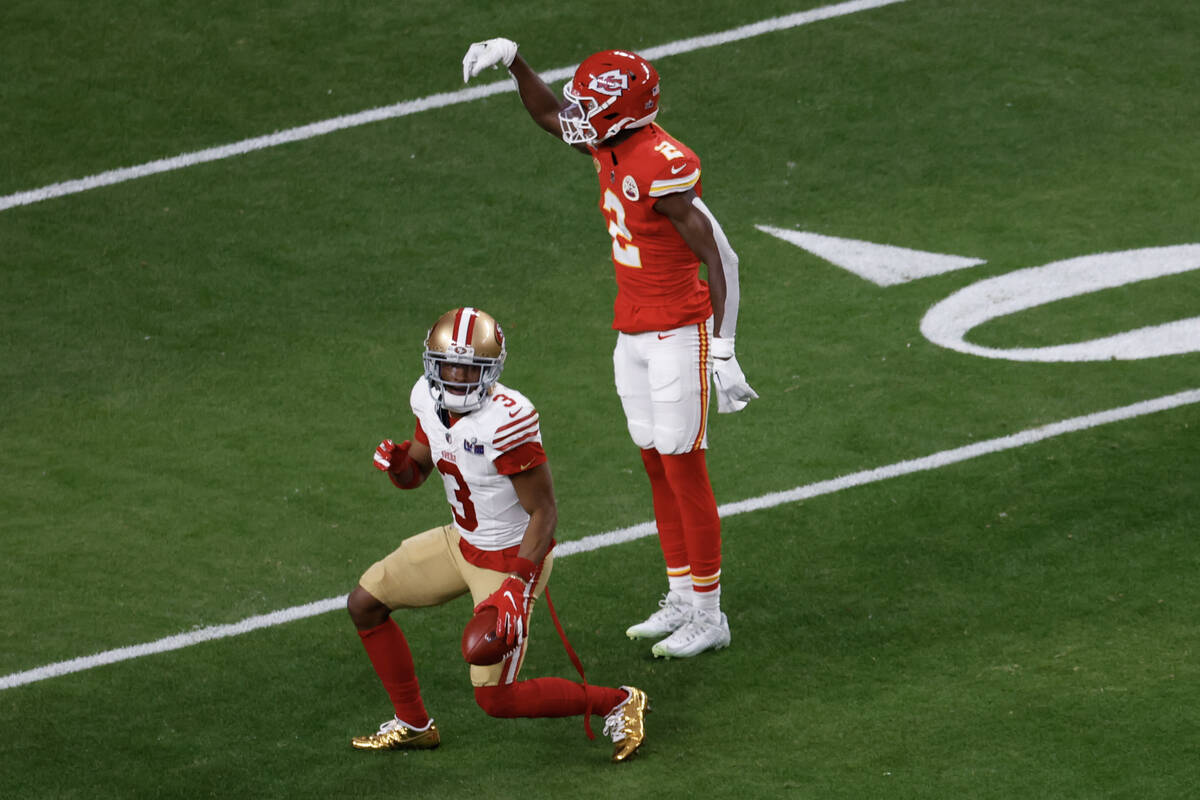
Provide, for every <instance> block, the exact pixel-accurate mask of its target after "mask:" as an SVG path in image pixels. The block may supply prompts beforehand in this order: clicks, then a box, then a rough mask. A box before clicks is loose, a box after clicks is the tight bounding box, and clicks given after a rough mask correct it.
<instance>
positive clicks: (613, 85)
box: [588, 69, 629, 97]
mask: <svg viewBox="0 0 1200 800" xmlns="http://www.w3.org/2000/svg"><path fill="white" fill-rule="evenodd" d="M588 88H589V89H591V90H592V91H593V92H599V93H600V94H606V95H608V96H609V97H620V96H621V93H622V92H624V91H625V90H626V89H628V88H629V74H628V73H626V72H622V71H621V70H619V69H610V70H609V71H608V72H602V73H600V74H599V75H593V76H592V79H591V81H589V82H588Z"/></svg>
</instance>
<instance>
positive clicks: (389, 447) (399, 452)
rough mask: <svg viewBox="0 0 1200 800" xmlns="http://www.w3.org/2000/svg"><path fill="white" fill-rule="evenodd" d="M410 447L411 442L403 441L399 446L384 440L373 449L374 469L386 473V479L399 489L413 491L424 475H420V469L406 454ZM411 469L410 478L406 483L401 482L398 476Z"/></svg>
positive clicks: (389, 440)
mask: <svg viewBox="0 0 1200 800" xmlns="http://www.w3.org/2000/svg"><path fill="white" fill-rule="evenodd" d="M410 447H412V442H410V441H408V440H405V441H403V442H401V443H400V444H396V443H395V442H393V441H392V440H391V439H384V440H383V441H382V442H380V443H379V446H378V447H376V448H375V469H378V470H382V471H384V472H386V473H388V477H389V478H391V479H392V483H394V484H395V485H396V486H397V487H398V488H400V489H415V488H416V487H418V486H420V485H421V483H422V481H423V479H424V477H425V476H424V475H422V474H421V468H420V467H419V466H417V462H416V461H414V460H413V459H412V457H411V456H409V454H408V448H410ZM410 467H411V468H412V478H410V479H409V480H407V481H404V480H401V479H400V476H401V475H403V474H404V473H405V472H407V471H408V470H409V468H410Z"/></svg>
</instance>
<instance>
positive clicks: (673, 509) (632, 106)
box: [463, 39, 758, 658]
mask: <svg viewBox="0 0 1200 800" xmlns="http://www.w3.org/2000/svg"><path fill="white" fill-rule="evenodd" d="M500 64H503V65H504V66H506V67H507V68H508V70H509V72H510V73H511V74H512V76H513V78H514V79H515V80H516V82H517V88H518V90H519V91H520V95H521V100H522V102H523V103H524V105H525V108H526V110H527V111H528V112H529V114H530V116H532V117H533V119H534V121H535V122H537V124H538V125H540V126H541V127H542V128H544V129H545V130H547V131H549V132H550V133H552V134H554V135H555V136H560V137H562V139H563V140H564V141H565V142H567V143H568V144H570V145H572V146H574V147H575V148H576V149H578V150H580V151H582V152H584V153H587V154H588V155H590V156H591V157H592V162H593V163H594V165H595V168H596V174H597V177H598V178H599V180H600V203H599V205H600V211H601V213H603V215H604V219H605V223H606V225H607V227H608V233H609V235H610V236H611V237H612V260H613V265H614V267H615V268H616V276H617V298H616V303H615V305H614V315H613V316H614V319H613V328H615V329H616V330H617V331H618V334H617V344H616V348H615V349H614V351H613V372H614V377H615V380H616V385H617V394H619V395H620V397H621V405H622V407H623V408H624V411H625V419H626V422H627V424H628V428H629V433H630V436H631V437H632V438H633V441H634V443H635V444H636V445H637V446H638V447H639V448H641V454H642V462H643V464H644V465H645V468H646V473H647V475H648V476H649V478H650V488H651V496H652V499H653V503H654V517H655V522H656V524H657V528H658V537H659V543H660V544H661V546H662V552H663V557H664V559H665V561H666V571H667V582H668V591H667V593H666V594H665V595H664V596H663V599H662V600H661V601H660V603H659V610H658V611H655V612H654V613H653V614H651V615H650V617H649V618H648V619H646V620H645V621H644V622H641V623H639V624H637V625H634V626H632V627H630V628H629V629H628V631H626V633H627V634H628V635H629V636H630V637H631V638H634V639H640V638H653V639H657V640H660V641H657V643H656V644H654V646H653V647H652V648H651V652H652V653H653V654H654V655H655V656H660V657H667V658H682V657H687V656H694V655H696V654H698V653H702V652H704V651H706V650H715V649H719V648H722V647H725V646H727V645H728V644H729V641H730V634H729V621H728V618H727V617H726V616H725V614H724V613H722V611H721V600H720V597H721V583H720V579H721V520H720V517H719V515H718V513H717V504H716V500H715V499H714V497H713V491H712V485H711V482H710V481H709V476H708V467H707V465H706V463H705V457H704V451H705V449H706V448H707V447H708V412H709V381H710V376H711V378H712V380H714V381H715V383H716V388H717V410H718V411H720V412H725V413H728V412H734V411H740V410H741V409H743V408H745V407H746V404H747V403H748V402H749V401H750V400H752V399H754V398H756V397H758V395H757V394H756V393H755V392H754V390H753V389H752V388H751V387H750V385H749V384H748V383H747V382H746V376H745V375H744V374H743V373H742V369H741V367H740V366H739V365H738V362H737V358H736V357H735V355H734V346H733V342H734V333H735V330H736V328H737V315H738V300H739V288H738V259H737V255H736V254H735V253H734V251H733V248H732V247H731V246H730V244H729V240H728V239H727V238H726V236H725V233H724V231H723V230H722V229H721V225H720V223H718V222H717V220H716V217H714V216H713V214H712V212H711V211H710V210H709V209H708V206H706V205H705V203H704V201H703V200H701V199H700V195H701V194H702V188H701V181H700V159H698V158H697V157H696V154H695V153H693V152H692V151H691V150H690V149H689V148H688V147H687V146H686V145H684V144H683V143H682V142H680V141H679V140H678V139H675V138H674V137H672V136H671V135H670V134H668V133H667V132H666V131H665V130H663V128H662V127H660V126H659V125H656V124H654V119H655V117H656V116H657V114H658V102H659V82H658V73H657V72H656V71H655V69H654V67H653V66H652V65H651V64H650V62H648V61H646V59H644V58H642V57H641V56H639V55H637V54H636V53H630V52H626V51H623V50H606V51H604V52H600V53H596V54H595V55H592V56H589V57H588V58H587V59H585V60H584V62H583V63H582V64H580V65H579V68H578V69H576V71H575V75H574V77H573V79H572V80H571V81H570V82H568V83H567V84H566V86H564V87H563V95H564V99H563V100H561V101H560V100H559V98H558V96H557V95H555V93H554V91H553V90H552V89H551V88H550V87H549V86H547V85H546V83H545V82H544V81H543V80H542V79H541V78H540V77H539V76H538V75H537V73H536V72H534V71H533V69H532V68H531V67H530V66H529V65H528V64H527V63H526V62H525V60H524V59H523V58H522V57H521V55H520V54H519V53H518V52H517V44H516V43H515V42H513V41H510V40H508V39H489V40H488V41H485V42H477V43H475V44H473V45H471V47H470V49H469V50H468V51H467V54H466V56H465V57H464V58H463V80H464V81H467V80H469V79H470V78H472V77H474V76H476V75H478V74H479V73H480V72H481V71H482V70H483V69H485V68H487V67H489V66H491V67H498V66H499V65H500ZM701 261H703V262H704V264H705V266H706V267H707V278H708V279H707V281H704V280H701V279H700V275H699V267H700V262H701Z"/></svg>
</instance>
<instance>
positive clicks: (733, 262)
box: [692, 197, 742, 339]
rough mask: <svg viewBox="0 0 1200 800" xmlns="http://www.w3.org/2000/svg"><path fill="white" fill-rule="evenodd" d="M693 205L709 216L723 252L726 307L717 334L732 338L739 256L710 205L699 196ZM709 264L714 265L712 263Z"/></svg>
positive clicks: (714, 234)
mask: <svg viewBox="0 0 1200 800" xmlns="http://www.w3.org/2000/svg"><path fill="white" fill-rule="evenodd" d="M692 205H693V206H695V207H696V210H697V211H699V212H700V213H701V214H703V215H704V216H705V217H707V218H708V223H709V224H710V225H712V232H713V239H714V240H715V241H716V243H717V250H718V251H719V252H720V254H721V267H722V271H723V272H724V273H725V308H724V309H723V310H724V316H722V317H721V330H719V331H715V334H716V335H717V336H719V337H720V338H722V339H732V338H733V336H734V334H735V333H736V332H737V317H738V305H739V304H740V303H741V294H742V293H741V288H740V286H739V284H738V257H737V253H735V252H734V251H733V245H731V244H730V243H729V237H727V236H726V235H725V230H724V229H723V228H722V227H721V223H719V222H717V218H716V217H714V216H713V213H712V212H711V211H709V210H708V206H706V205H705V204H704V201H703V200H701V199H700V198H699V197H696V198H695V199H693V200H692ZM709 266H712V265H711V264H710V265H709Z"/></svg>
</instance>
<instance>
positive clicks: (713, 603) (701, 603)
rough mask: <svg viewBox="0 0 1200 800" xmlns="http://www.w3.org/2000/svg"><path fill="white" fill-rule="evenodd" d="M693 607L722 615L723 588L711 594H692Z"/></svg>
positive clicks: (718, 588) (714, 590)
mask: <svg viewBox="0 0 1200 800" xmlns="http://www.w3.org/2000/svg"><path fill="white" fill-rule="evenodd" d="M692 607H693V608H698V609H700V610H701V611H708V612H712V613H715V614H720V613H721V587H720V586H718V587H717V588H716V589H713V590H712V591H711V592H692Z"/></svg>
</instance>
